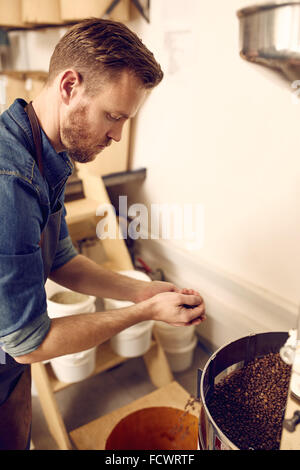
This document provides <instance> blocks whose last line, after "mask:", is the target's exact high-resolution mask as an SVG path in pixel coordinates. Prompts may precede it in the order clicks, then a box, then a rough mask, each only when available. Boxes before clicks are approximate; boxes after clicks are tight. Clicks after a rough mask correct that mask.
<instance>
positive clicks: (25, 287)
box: [0, 174, 50, 356]
mask: <svg viewBox="0 0 300 470" xmlns="http://www.w3.org/2000/svg"><path fill="white" fill-rule="evenodd" d="M0 178H1V179H0V220H1V222H2V228H1V231H0V343H1V345H2V347H3V348H4V349H5V350H6V351H7V352H8V353H9V354H11V355H12V356H17V355H21V354H28V353H30V352H32V351H33V350H35V349H37V348H38V347H39V346H40V344H41V343H42V341H43V339H44V337H45V336H46V334H47V332H48V331H49V328H50V319H49V317H48V315H47V300H46V292H45V287H44V279H43V260H42V253H41V248H40V246H39V240H40V236H41V226H42V225H43V216H42V211H41V208H40V205H39V201H38V198H37V197H36V194H35V191H34V189H33V188H32V185H30V183H28V182H26V181H24V180H22V179H20V178H17V177H16V176H14V175H3V174H2V175H1V177H0Z"/></svg>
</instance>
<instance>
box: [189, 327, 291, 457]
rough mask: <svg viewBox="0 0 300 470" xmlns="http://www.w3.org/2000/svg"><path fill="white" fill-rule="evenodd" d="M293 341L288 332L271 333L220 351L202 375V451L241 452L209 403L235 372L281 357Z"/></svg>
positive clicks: (241, 340)
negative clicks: (273, 356) (216, 389)
mask: <svg viewBox="0 0 300 470" xmlns="http://www.w3.org/2000/svg"><path fill="white" fill-rule="evenodd" d="M288 337H289V334H288V332H270V333H260V334H254V335H249V336H245V337H244V338H241V339H238V340H236V341H233V342H232V343H229V344H227V345H226V346H224V347H222V348H220V349H218V350H217V351H216V352H215V353H214V354H213V355H212V356H211V357H210V359H209V361H208V362H207V363H206V365H205V367H204V369H203V371H201V370H200V369H199V371H198V398H200V399H201V405H202V406H201V411H200V419H199V447H200V449H202V450H222V449H224V450H225V449H227V450H230V449H231V450H238V447H236V445H235V444H234V443H233V442H231V441H230V440H229V439H228V438H227V437H226V435H225V434H224V433H223V432H222V429H220V428H219V427H218V426H217V424H216V423H215V421H214V420H213V418H212V416H211V414H210V412H209V409H208V406H207V401H208V399H209V397H210V396H211V394H212V393H213V390H214V386H215V384H216V383H218V382H219V381H220V380H222V378H224V377H226V376H227V375H228V374H230V373H231V372H233V371H235V370H237V369H240V368H242V367H243V366H245V365H246V364H247V363H248V362H249V361H252V360H254V359H256V358H259V357H262V356H265V355H266V354H269V353H278V352H279V351H280V348H281V347H282V346H283V345H284V344H285V342H286V341H287V339H288Z"/></svg>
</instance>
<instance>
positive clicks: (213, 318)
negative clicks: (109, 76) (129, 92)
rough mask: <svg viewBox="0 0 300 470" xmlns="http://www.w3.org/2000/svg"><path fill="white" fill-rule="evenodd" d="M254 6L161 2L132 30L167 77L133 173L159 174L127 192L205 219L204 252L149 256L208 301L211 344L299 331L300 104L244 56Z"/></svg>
mask: <svg viewBox="0 0 300 470" xmlns="http://www.w3.org/2000/svg"><path fill="white" fill-rule="evenodd" d="M249 3H251V2H248V1H247V2H245V1H243V0H226V1H224V0H215V1H214V2H208V1H205V0H185V1H184V2H183V1H182V0H163V1H162V0H152V1H151V23H150V25H148V24H147V23H146V22H144V21H143V20H137V21H135V22H133V23H132V27H133V28H134V29H136V31H137V32H138V33H140V35H141V36H142V38H143V40H144V42H145V43H146V44H147V45H148V46H149V48H150V49H152V50H153V52H154V53H155V55H156V57H157V58H158V60H159V61H160V62H161V64H162V67H163V69H164V71H165V78H164V81H163V83H162V84H161V85H160V86H159V87H158V88H157V89H156V90H154V91H153V93H152V95H151V96H150V98H149V99H148V101H147V102H146V103H145V105H144V107H143V109H142V110H141V112H140V114H139V116H138V119H137V121H136V123H135V128H136V134H135V139H134V145H133V148H132V155H131V165H132V168H139V167H146V168H147V170H148V174H147V179H146V181H145V183H144V184H143V185H142V186H141V187H139V188H137V187H136V186H134V187H132V188H130V187H129V188H127V190H128V194H129V196H130V201H129V202H143V203H145V204H147V205H148V206H150V204H151V203H178V204H183V203H193V204H199V203H200V204H203V206H204V209H205V240H204V244H203V247H202V248H200V249H197V250H194V251H192V252H191V251H188V250H187V249H186V247H185V246H184V244H181V243H178V242H175V241H172V240H170V241H168V242H165V241H163V240H162V241H152V240H145V241H143V243H142V244H141V250H142V253H143V255H144V256H145V257H146V258H147V259H148V260H151V261H152V262H153V263H154V265H156V266H162V265H163V267H164V269H165V271H166V273H167V275H168V277H169V278H170V279H171V280H173V281H174V282H176V283H180V284H183V283H184V284H185V286H186V287H189V286H191V287H194V288H198V289H199V290H200V291H201V292H202V293H203V295H204V296H205V299H206V301H207V304H208V306H209V307H208V310H209V321H208V322H207V323H206V326H203V328H202V329H201V331H200V334H201V333H202V334H203V336H204V337H205V338H206V339H207V340H208V342H211V343H212V344H214V345H218V346H220V345H221V344H222V343H223V342H224V341H225V340H230V339H231V338H232V336H238V335H239V334H244V333H247V332H252V331H256V329H268V328H269V329H278V328H279V329H280V328H285V329H288V328H291V327H294V324H293V322H294V321H295V316H296V310H297V304H298V302H299V299H300V285H299V284H300V282H299V281H300V243H299V234H300V204H299V201H300V189H299V188H300V157H299V154H300V142H299V141H300V139H299V122H300V102H299V104H298V105H296V104H294V102H293V101H292V99H291V94H290V93H288V92H287V91H286V89H285V88H282V87H281V86H279V85H278V83H277V82H272V81H271V80H269V79H268V78H266V76H267V75H268V74H267V73H262V72H261V70H260V69H259V68H258V67H257V66H254V65H252V64H249V63H247V62H245V61H243V60H242V59H241V58H240V57H239V44H238V32H239V31H238V27H239V24H238V19H237V16H236V11H237V10H238V9H239V8H241V7H244V6H248V4H249ZM252 3H257V1H255V2H252ZM34 34H39V33H34ZM34 34H33V36H32V35H31V36H30V44H31V45H32V48H31V50H33V49H34V48H36V51H37V52H36V54H37V55H36V57H40V56H39V54H41V49H39V43H40V41H37V40H35V39H34V38H35V36H34ZM53 34H54V33H52V35H51V40H50V41H49V49H48V54H49V57H50V53H51V52H52V42H53V40H54V39H55V38H54V37H53ZM45 44H47V43H46V42H45V41H44V40H43V41H42V46H43V51H42V54H43V60H41V63H42V64H44V63H45V58H46V55H47V51H46V49H47V47H46V48H45ZM38 50H39V51H40V52H38ZM43 67H44V65H43ZM222 305H223V307H221V306H222ZM220 322H221V323H220Z"/></svg>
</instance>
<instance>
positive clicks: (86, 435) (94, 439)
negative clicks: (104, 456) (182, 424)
mask: <svg viewBox="0 0 300 470" xmlns="http://www.w3.org/2000/svg"><path fill="white" fill-rule="evenodd" d="M189 399H190V394H189V393H188V392H187V391H186V390H185V389H184V388H183V387H181V385H179V384H178V383H177V382H175V381H174V382H171V383H170V384H168V385H166V386H165V387H162V388H160V389H158V390H155V391H154V392H152V393H150V394H148V395H146V396H144V397H142V398H139V399H138V400H136V401H134V402H132V403H130V404H129V405H126V406H124V407H122V408H119V409H117V410H115V411H113V412H112V413H109V414H107V415H105V416H102V417H101V418H98V419H96V420H94V421H91V422H90V423H88V424H85V425H84V426H81V427H80V428H77V429H75V430H74V431H72V432H71V433H70V437H71V440H72V441H73V444H74V445H75V447H76V448H77V449H78V450H104V449H105V444H106V440H107V438H108V436H109V434H110V433H111V431H112V430H113V429H114V427H115V426H116V425H117V423H118V422H119V421H120V420H121V419H122V418H124V417H125V416H127V415H129V414H130V413H133V412H134V411H137V410H140V409H142V408H148V407H152V406H169V407H173V408H178V409H181V410H184V409H185V406H186V405H187V403H188V400H189ZM196 405H197V406H196V407H195V409H194V410H192V409H189V410H188V412H189V413H191V414H193V415H194V416H197V417H198V416H199V412H200V405H199V406H198V404H196Z"/></svg>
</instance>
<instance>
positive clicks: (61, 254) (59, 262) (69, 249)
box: [51, 236, 78, 271]
mask: <svg viewBox="0 0 300 470" xmlns="http://www.w3.org/2000/svg"><path fill="white" fill-rule="evenodd" d="M77 255H78V252H77V251H76V249H75V248H74V245H73V243H72V240H71V237H70V236H67V237H66V238H63V239H62V240H59V242H58V246H57V250H56V254H55V259H54V262H53V264H52V268H51V271H54V270H55V269H58V268H60V267H61V266H63V265H64V264H66V263H68V261H71V259H73V258H74V257H75V256H77Z"/></svg>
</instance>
